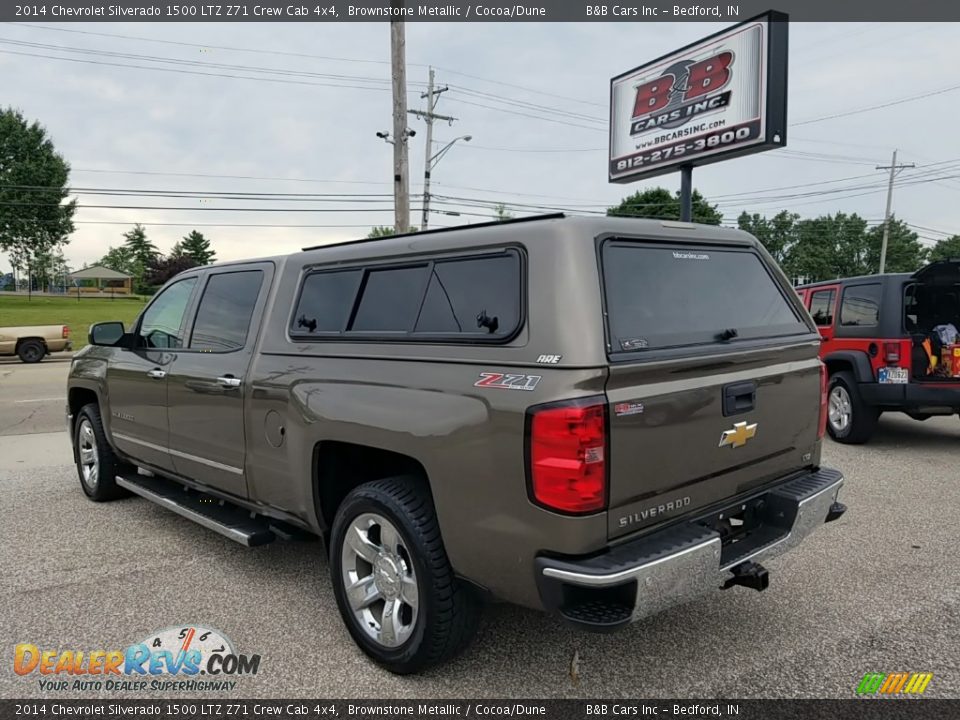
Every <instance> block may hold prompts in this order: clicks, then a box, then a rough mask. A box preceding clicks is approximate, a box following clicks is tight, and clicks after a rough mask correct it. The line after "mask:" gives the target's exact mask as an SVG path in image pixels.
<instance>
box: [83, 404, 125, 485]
mask: <svg viewBox="0 0 960 720" xmlns="http://www.w3.org/2000/svg"><path fill="white" fill-rule="evenodd" d="M73 457H74V461H75V462H76V464H77V474H78V475H79V477H80V487H81V488H83V492H84V494H85V495H86V496H87V497H88V498H90V499H91V500H93V501H94V502H106V501H107V500H116V499H117V498H121V497H126V496H127V495H129V493H128V492H127V491H126V490H125V489H123V488H122V487H120V486H119V485H117V482H116V477H117V473H118V472H131V471H133V469H134V468H133V467H132V466H131V465H128V464H127V463H124V462H122V461H121V460H120V459H119V458H118V457H117V456H116V453H114V452H113V448H112V447H111V446H110V443H109V442H108V441H107V436H106V433H104V431H103V421H102V420H101V418H100V407H99V406H98V405H97V404H96V403H90V404H89V405H84V406H83V407H82V408H81V409H80V412H79V413H77V420H76V422H75V423H74V426H73Z"/></svg>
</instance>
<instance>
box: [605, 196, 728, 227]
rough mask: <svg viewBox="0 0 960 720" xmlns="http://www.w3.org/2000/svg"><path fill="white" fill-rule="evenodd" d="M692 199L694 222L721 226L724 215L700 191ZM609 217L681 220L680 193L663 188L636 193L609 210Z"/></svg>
mask: <svg viewBox="0 0 960 720" xmlns="http://www.w3.org/2000/svg"><path fill="white" fill-rule="evenodd" d="M691 199H692V203H691V204H692V214H693V221H694V222H698V223H706V224H707V225H719V224H720V223H721V222H722V221H723V213H721V212H720V211H719V210H717V207H716V206H715V205H711V204H710V203H708V202H707V201H706V200H705V199H704V197H703V195H701V194H700V193H699V191H697V190H694V191H693V197H692V198H691ZM607 215H626V216H629V217H644V218H659V219H661V220H679V219H680V192H679V191H678V192H676V193H671V192H670V191H669V190H667V189H666V188H662V187H657V188H651V189H650V190H644V191H642V192H635V193H634V194H633V195H630V196H628V197H625V198H624V199H623V200H622V201H621V202H620V204H619V205H615V206H614V207H611V208H607Z"/></svg>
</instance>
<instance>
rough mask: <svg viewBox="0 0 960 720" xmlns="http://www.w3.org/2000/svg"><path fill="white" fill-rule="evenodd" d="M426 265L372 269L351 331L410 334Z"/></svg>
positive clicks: (425, 272) (421, 291) (421, 290)
mask: <svg viewBox="0 0 960 720" xmlns="http://www.w3.org/2000/svg"><path fill="white" fill-rule="evenodd" d="M426 275H427V266H426V265H421V266H419V267H407V268H391V269H389V270H371V271H370V272H369V275H368V277H367V281H366V283H365V284H364V286H363V296H362V297H361V298H360V307H359V308H357V316H356V318H354V321H353V325H351V327H350V329H351V330H361V331H375V330H378V331H381V332H410V329H411V328H413V324H414V323H415V322H416V320H417V311H418V310H419V309H420V300H421V299H422V298H423V288H424V283H425V282H426Z"/></svg>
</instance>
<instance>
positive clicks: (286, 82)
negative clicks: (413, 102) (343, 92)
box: [0, 50, 389, 92]
mask: <svg viewBox="0 0 960 720" xmlns="http://www.w3.org/2000/svg"><path fill="white" fill-rule="evenodd" d="M0 54H4V55H24V56H27V57H38V58H44V59H47V60H63V61H66V62H75V63H83V64H85V65H108V66H112V67H119V68H125V69H139V70H156V71H158V72H169V73H180V74H186V75H205V76H207V77H220V78H232V79H235V80H259V81H261V82H272V83H281V84H284V85H307V86H312V87H333V88H344V89H349V90H377V91H380V92H383V91H385V90H389V88H380V87H368V86H360V85H337V84H333V83H319V82H307V81H305V80H284V79H282V78H272V77H252V76H249V75H232V74H229V73H217V72H201V71H199V70H185V69H183V68H165V67H150V66H147V65H130V64H127V63H113V62H106V61H103V60H84V59H83V58H67V57H55V56H52V55H41V54H38V53H29V52H22V51H18V50H0Z"/></svg>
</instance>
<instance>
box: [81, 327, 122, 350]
mask: <svg viewBox="0 0 960 720" xmlns="http://www.w3.org/2000/svg"><path fill="white" fill-rule="evenodd" d="M123 335H124V329H123V323H122V322H100V323H94V324H93V325H91V326H90V332H89V333H88V334H87V342H89V343H90V344H91V345H106V346H108V347H112V346H113V345H116V344H117V341H119V340H120V338H122V337H123Z"/></svg>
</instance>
